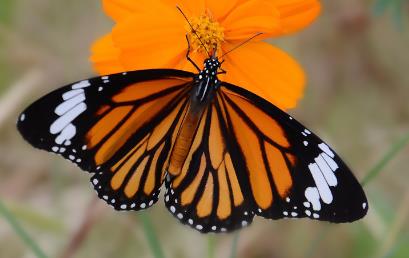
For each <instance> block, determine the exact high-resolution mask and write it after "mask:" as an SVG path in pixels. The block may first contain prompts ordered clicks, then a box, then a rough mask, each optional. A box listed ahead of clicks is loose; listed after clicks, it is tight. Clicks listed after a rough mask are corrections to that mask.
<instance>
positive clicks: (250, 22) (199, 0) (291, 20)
mask: <svg viewBox="0 0 409 258" xmlns="http://www.w3.org/2000/svg"><path fill="white" fill-rule="evenodd" d="M103 4H104V9H105V11H106V13H107V14H108V15H109V16H110V17H112V18H113V19H114V21H115V22H116V25H115V26H114V28H113V30H112V32H111V33H109V34H108V35H106V36H104V37H102V38H101V39H99V40H98V41H97V42H96V43H95V44H94V45H93V47H92V56H91V61H92V62H93V64H94V67H95V69H96V70H97V71H98V72H99V73H101V74H112V73H117V72H124V71H131V70H141V69H153V68H174V69H180V70H186V71H192V72H196V70H195V68H194V67H193V66H192V65H191V64H190V63H189V62H188V61H187V60H186V57H185V55H186V51H187V42H186V38H185V35H186V34H187V35H188V37H189V39H190V42H191V46H192V53H191V57H192V59H193V60H195V62H196V63H197V64H198V65H201V64H202V63H203V60H204V59H205V58H206V57H207V55H206V51H205V49H204V48H203V46H202V45H201V44H200V42H199V40H198V39H197V37H196V36H195V35H193V33H192V31H191V28H190V27H189V26H188V25H187V22H186V20H185V19H184V18H183V16H182V15H181V13H180V12H179V11H178V10H177V9H176V5H178V6H179V7H180V8H181V9H182V10H183V12H184V13H185V14H186V16H187V17H188V19H189V20H190V22H191V23H192V25H193V27H194V28H195V30H196V31H197V33H198V34H199V35H200V38H201V39H202V42H203V43H204V44H205V46H206V48H207V49H214V48H217V54H218V56H221V55H223V53H226V52H227V51H229V50H231V49H232V48H234V47H235V46H237V45H239V44H240V43H242V42H243V41H245V40H247V39H249V38H250V37H252V36H254V35H255V34H257V33H260V32H261V33H263V34H262V35H261V36H259V37H256V38H255V39H253V40H252V41H251V42H249V43H247V44H246V45H244V46H242V47H240V48H238V49H236V50H234V51H233V52H231V53H229V54H228V55H226V56H225V57H224V58H223V59H224V60H225V62H224V63H223V69H224V70H226V71H227V74H226V75H224V77H221V79H222V80H224V81H227V82H230V83H232V84H235V85H237V86H240V87H243V88H246V89H247V90H250V91H252V92H254V93H256V94H257V95H259V96H261V97H263V98H265V99H267V100H269V101H270V102H272V103H274V104H275V105H277V106H279V107H280V108H282V109H287V108H292V107H294V106H295V105H296V103H297V100H298V99H300V98H301V97H302V94H303V88H304V84H305V77H304V73H303V71H302V69H301V68H300V66H299V65H298V64H297V62H296V61H295V60H293V59H292V58H291V57H290V56H288V55H287V54H286V53H285V52H283V51H281V50H280V49H278V48H276V47H273V46H271V45H270V44H267V43H265V42H262V41H261V40H262V39H265V38H269V37H277V36H281V35H285V34H289V33H292V32H295V31H297V30H299V29H301V28H303V27H305V26H307V25H308V24H310V23H311V22H312V21H313V20H314V19H315V18H316V16H317V15H318V13H319V11H320V4H319V2H318V0H138V1H135V0H103Z"/></svg>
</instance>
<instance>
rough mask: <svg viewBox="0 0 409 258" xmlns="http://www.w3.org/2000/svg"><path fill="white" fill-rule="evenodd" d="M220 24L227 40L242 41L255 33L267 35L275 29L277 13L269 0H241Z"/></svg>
mask: <svg viewBox="0 0 409 258" xmlns="http://www.w3.org/2000/svg"><path fill="white" fill-rule="evenodd" d="M222 26H223V27H224V28H225V39H226V40H227V41H232V40H239V41H243V40H246V39H248V38H250V37H252V36H254V35H255V34H256V33H260V32H261V33H264V35H267V34H271V33H273V32H275V31H277V30H278V29H279V13H278V11H277V10H276V8H275V7H274V5H273V4H272V2H271V1H261V0H249V1H243V2H242V4H240V5H239V6H237V7H236V8H235V9H233V10H232V12H231V13H230V14H229V15H227V17H226V18H225V19H224V20H223V21H222ZM264 35H263V36H264ZM257 39H260V38H257Z"/></svg>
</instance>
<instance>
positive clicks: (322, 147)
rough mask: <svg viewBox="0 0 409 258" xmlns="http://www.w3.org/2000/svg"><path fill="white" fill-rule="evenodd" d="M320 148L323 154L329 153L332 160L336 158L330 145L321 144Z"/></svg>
mask: <svg viewBox="0 0 409 258" xmlns="http://www.w3.org/2000/svg"><path fill="white" fill-rule="evenodd" d="M318 147H320V149H321V150H322V151H323V152H325V153H327V154H328V156H330V157H331V158H334V157H335V154H334V153H333V152H332V151H331V150H330V148H329V147H328V145H326V144H325V143H321V144H319V145H318Z"/></svg>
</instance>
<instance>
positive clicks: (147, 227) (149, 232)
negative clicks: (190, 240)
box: [139, 212, 165, 258]
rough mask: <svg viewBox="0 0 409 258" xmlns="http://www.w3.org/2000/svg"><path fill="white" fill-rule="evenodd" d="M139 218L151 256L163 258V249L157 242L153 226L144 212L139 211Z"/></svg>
mask: <svg viewBox="0 0 409 258" xmlns="http://www.w3.org/2000/svg"><path fill="white" fill-rule="evenodd" d="M139 219H140V220H141V222H142V225H143V231H144V233H145V237H146V240H147V241H148V244H149V247H150V249H151V251H152V253H153V256H154V257H155V258H165V255H164V254H163V250H162V248H161V246H160V243H159V239H158V238H157V236H156V234H155V230H154V228H153V225H152V222H151V220H150V219H149V217H148V216H147V215H146V214H145V212H141V214H140V215H139Z"/></svg>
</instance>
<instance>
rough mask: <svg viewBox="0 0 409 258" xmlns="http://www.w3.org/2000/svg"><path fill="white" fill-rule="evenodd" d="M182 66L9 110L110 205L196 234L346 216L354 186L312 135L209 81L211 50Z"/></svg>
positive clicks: (262, 103) (86, 84)
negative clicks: (162, 216)
mask: <svg viewBox="0 0 409 258" xmlns="http://www.w3.org/2000/svg"><path fill="white" fill-rule="evenodd" d="M187 58H188V60H189V61H191V62H192V64H194V65H195V67H196V68H197V69H198V73H197V74H194V73H190V72H186V71H181V70H173V69H151V70H139V71H132V72H125V73H118V74H113V75H109V76H102V77H95V78H92V79H88V80H83V81H79V82H76V83H73V84H70V85H67V86H65V87H62V88H60V89H57V90H55V91H53V92H51V93H49V94H48V95H46V96H44V97H42V98H41V99H39V100H37V101H36V102H34V103H33V104H32V105H31V106H29V107H28V108H27V109H26V110H25V111H23V112H22V113H21V114H20V116H19V119H18V122H17V127H18V130H19V131H20V133H21V134H22V136H23V137H24V138H25V139H26V140H27V141H28V142H29V143H30V144H31V145H33V146H34V147H36V148H39V149H43V150H46V151H49V152H53V153H56V154H59V155H61V156H62V157H64V158H66V159H68V160H70V161H72V162H74V163H75V164H76V165H78V166H79V167H80V168H81V169H82V170H85V171H88V172H90V174H91V177H90V178H91V184H92V185H93V187H94V189H95V190H96V192H97V194H98V197H99V198H101V199H102V200H104V201H105V202H106V203H108V204H109V205H111V206H113V207H114V208H115V209H116V210H122V211H125V210H135V211H137V210H142V209H147V208H149V207H151V206H152V205H154V204H155V203H156V202H157V201H158V198H159V193H160V189H161V188H162V186H163V185H164V188H165V194H164V199H165V204H166V207H167V208H168V210H169V211H170V212H171V213H172V214H173V215H174V216H175V217H176V218H177V219H178V220H179V221H181V222H182V223H183V224H187V225H189V226H190V227H192V228H194V229H196V230H198V231H200V232H203V233H207V232H229V231H232V230H236V229H239V228H242V227H245V226H247V225H249V224H250V223H251V222H252V220H253V218H254V216H261V217H264V218H268V219H281V218H303V217H307V218H310V219H314V220H323V221H330V222H336V223H340V222H352V221H355V220H358V219H360V218H362V217H363V216H365V214H366V213H367V211H368V204H367V199H366V197H365V193H364V191H363V189H362V187H361V186H360V184H359V183H358V181H357V180H356V178H355V177H354V176H353V174H352V173H351V171H350V169H349V168H348V167H347V166H346V165H345V163H344V162H343V161H342V160H341V159H340V157H339V156H338V155H337V154H336V153H335V152H334V151H333V150H332V149H331V148H330V147H329V146H328V145H327V144H326V143H325V142H323V141H322V140H321V139H320V138H318V137H317V136H316V135H315V134H313V133H312V132H311V131H309V130H308V129H306V128H305V127H304V126H303V125H302V124H300V123H299V122H297V121H296V120H295V119H294V118H293V117H291V116H290V115H288V114H287V113H285V112H284V111H282V110H280V109H279V108H277V107H276V106H274V105H273V104H271V103H269V102H268V101H266V100H264V99H263V98H261V97H259V96H257V95H255V94H253V93H252V92H250V91H247V90H245V89H243V88H240V87H238V86H235V85H232V84H229V83H227V82H223V81H220V80H219V79H218V75H219V74H220V73H225V71H224V70H223V69H222V68H221V66H222V62H220V61H219V59H218V58H217V57H216V56H215V55H214V54H213V55H212V56H209V58H208V59H206V60H205V61H204V68H203V69H200V68H199V67H198V66H197V65H196V64H195V63H194V62H193V61H192V60H191V59H190V58H189V51H188V53H187Z"/></svg>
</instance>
